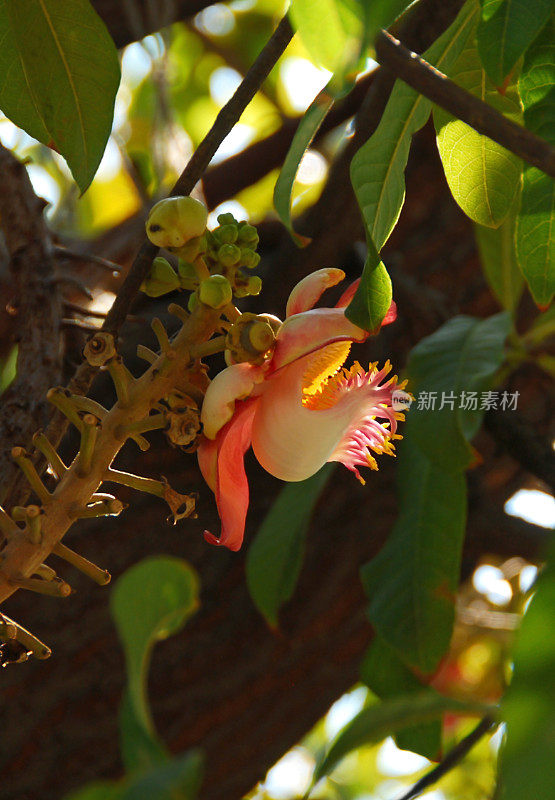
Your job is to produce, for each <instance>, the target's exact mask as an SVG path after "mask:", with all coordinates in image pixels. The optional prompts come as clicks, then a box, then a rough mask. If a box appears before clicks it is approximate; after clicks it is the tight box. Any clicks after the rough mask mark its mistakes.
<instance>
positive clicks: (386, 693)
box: [360, 636, 442, 761]
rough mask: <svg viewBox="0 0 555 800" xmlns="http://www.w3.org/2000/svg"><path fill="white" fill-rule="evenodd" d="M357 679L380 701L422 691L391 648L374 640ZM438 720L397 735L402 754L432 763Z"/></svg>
mask: <svg viewBox="0 0 555 800" xmlns="http://www.w3.org/2000/svg"><path fill="white" fill-rule="evenodd" d="M360 679H361V681H362V682H363V683H365V684H366V685H367V686H368V687H369V688H370V689H371V690H372V691H373V692H374V694H375V695H377V696H378V697H379V698H380V699H381V700H389V699H390V698H394V697H399V696H402V695H409V694H412V693H416V692H422V691H423V689H424V687H423V685H422V683H421V682H420V681H419V680H418V678H417V677H416V675H415V674H414V673H413V672H411V671H410V669H408V668H407V667H406V666H405V665H404V664H403V662H402V661H401V659H400V658H399V656H397V655H396V653H395V651H394V650H393V648H391V647H389V645H388V644H386V642H385V641H384V640H383V639H382V638H381V637H380V636H376V637H374V640H373V641H372V643H371V645H370V647H369V648H368V650H367V651H366V655H365V656H364V660H363V662H362V666H361V668H360ZM441 729H442V724H441V721H440V720H434V721H433V722H426V723H422V724H420V725H416V726H414V727H412V728H406V729H405V730H403V731H399V733H397V735H396V736H395V741H396V742H397V746H398V747H400V748H401V750H412V751H413V752H415V753H419V754H420V755H422V756H424V757H425V758H429V759H431V760H432V761H437V760H439V757H440V755H441Z"/></svg>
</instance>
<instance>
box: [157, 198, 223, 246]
mask: <svg viewBox="0 0 555 800" xmlns="http://www.w3.org/2000/svg"><path fill="white" fill-rule="evenodd" d="M207 219H208V211H207V210H206V208H205V206H203V204H202V203H200V202H199V201H198V200H195V199H194V197H167V198H166V199H165V200H160V202H159V203H156V205H155V206H153V208H152V209H151V211H150V214H149V215H148V219H147V221H146V233H147V236H148V238H149V239H150V241H151V242H152V244H155V245H156V246H157V247H166V248H168V249H176V248H179V247H183V245H184V244H186V243H187V242H188V241H190V240H191V239H195V238H198V237H200V236H202V234H203V233H204V231H205V229H206V222H207Z"/></svg>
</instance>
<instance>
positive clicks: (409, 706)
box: [313, 692, 491, 784]
mask: <svg viewBox="0 0 555 800" xmlns="http://www.w3.org/2000/svg"><path fill="white" fill-rule="evenodd" d="M488 710H489V711H490V710H491V708H489V707H487V706H484V705H482V704H480V703H475V702H470V701H469V702H465V701H462V700H454V699H452V698H448V697H442V696H441V695H439V694H437V693H436V692H422V693H421V694H417V695H413V694H410V695H408V696H406V697H398V698H395V699H394V700H388V701H386V702H384V703H380V704H379V705H374V706H369V707H368V708H364V709H363V710H362V711H360V712H359V713H358V714H357V716H356V717H355V718H354V719H353V720H351V722H350V723H349V724H348V725H346V726H345V728H343V730H342V731H340V733H339V734H338V736H337V738H336V739H335V741H334V742H332V745H331V747H330V749H329V750H328V752H327V754H326V755H325V757H324V758H323V759H322V761H321V762H320V763H319V764H318V765H317V767H316V770H315V772H314V778H313V784H315V783H317V781H319V780H320V778H323V777H324V776H325V775H329V773H330V772H331V771H332V769H333V768H334V767H335V766H336V764H337V763H338V762H339V761H340V760H341V759H342V758H344V757H345V756H346V755H347V754H348V753H351V752H352V751H353V750H356V749H357V748H358V747H362V746H363V745H365V744H375V743H376V742H380V741H381V740H382V739H385V738H386V736H389V735H390V734H392V733H395V732H396V731H399V730H402V729H403V728H408V727H411V726H414V725H416V724H419V723H421V722H427V721H429V720H434V719H438V718H440V717H441V716H442V715H443V714H444V713H445V712H446V711H451V712H455V713H457V712H459V713H461V714H482V713H486V711H488Z"/></svg>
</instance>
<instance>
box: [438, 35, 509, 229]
mask: <svg viewBox="0 0 555 800" xmlns="http://www.w3.org/2000/svg"><path fill="white" fill-rule="evenodd" d="M451 78H452V80H453V81H454V82H455V83H457V84H458V85H459V86H461V87H462V88H463V89H466V91H467V92H470V94H472V95H474V96H475V97H477V98H478V99H479V100H482V101H483V102H485V103H487V104H488V105H489V106H491V107H492V108H494V109H495V110H496V111H499V112H500V113H501V114H503V115H504V116H506V117H508V118H509V119H511V120H512V121H513V122H521V121H522V120H521V116H522V115H521V110H520V103H519V100H518V95H517V93H516V88H515V87H514V86H512V87H508V88H507V90H506V93H505V94H504V95H502V94H500V93H499V92H498V91H497V90H496V88H495V86H494V85H493V84H492V83H491V82H490V81H489V79H488V78H487V76H486V74H485V72H484V70H483V69H482V65H481V63H480V59H479V57H478V51H477V49H476V42H475V40H474V38H473V37H472V38H469V39H468V41H467V44H466V47H465V48H464V50H463V52H462V53H461V55H460V56H459V58H458V59H457V63H456V64H455V67H454V69H453V70H452V72H451ZM434 122H435V126H436V130H437V146H438V150H439V154H440V156H441V160H442V162H443V169H444V170H445V177H446V178H447V183H448V184H449V188H450V189H451V193H452V195H453V197H454V198H455V200H456V202H457V203H458V204H459V206H460V207H461V209H462V210H463V211H464V213H465V214H466V215H467V216H469V217H470V219H472V220H474V222H477V223H478V224H479V225H486V226H487V227H490V228H497V227H498V226H499V225H500V224H501V222H502V221H503V220H504V219H505V217H506V216H507V214H508V213H509V211H510V209H511V207H512V205H513V201H514V198H515V195H516V192H517V190H518V188H519V186H520V176H521V173H522V161H521V160H520V158H518V157H517V156H515V155H514V154H513V153H511V152H509V150H506V149H505V148H504V147H502V146H501V145H500V144H497V142H494V141H492V140H491V139H488V137H487V136H482V135H481V134H480V133H477V132H476V131H475V130H474V128H471V127H470V126H469V125H466V124H465V123H464V122H461V120H459V119H456V118H455V117H453V116H451V114H449V113H447V112H446V111H444V110H443V109H441V108H439V107H436V108H434Z"/></svg>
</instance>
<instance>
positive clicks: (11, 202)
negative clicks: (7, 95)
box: [0, 145, 62, 502]
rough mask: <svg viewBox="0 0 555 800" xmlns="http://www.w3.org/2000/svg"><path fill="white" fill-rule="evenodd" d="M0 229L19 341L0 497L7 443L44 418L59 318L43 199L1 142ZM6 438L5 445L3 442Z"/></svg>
mask: <svg viewBox="0 0 555 800" xmlns="http://www.w3.org/2000/svg"><path fill="white" fill-rule="evenodd" d="M0 174H1V175H2V190H1V191H0V218H1V228H2V232H3V234H4V237H5V241H6V247H7V252H8V254H9V258H10V277H11V281H10V284H11V286H10V289H11V291H10V295H11V297H10V299H11V302H12V303H13V305H14V307H15V309H14V332H13V333H12V336H13V338H12V342H14V341H17V342H18V344H19V352H18V360H17V370H18V377H17V379H16V380H15V381H14V383H13V384H12V385H11V386H10V388H9V389H8V390H7V391H6V392H5V393H4V395H3V396H2V406H1V408H0V442H2V443H3V446H2V448H0V487H1V489H0V502H2V500H3V497H5V496H6V494H7V492H8V491H9V489H10V487H11V485H12V483H13V482H14V480H15V478H16V476H17V473H18V469H17V467H16V466H15V465H14V463H13V462H12V460H11V458H10V448H11V447H14V446H15V445H20V446H28V445H29V443H30V439H31V436H32V435H33V433H34V432H35V431H36V430H37V428H38V427H39V426H40V425H45V424H46V422H47V420H48V412H47V403H46V399H45V395H46V392H47V390H48V389H49V388H50V386H53V385H54V384H56V383H57V382H58V381H59V379H60V371H61V347H60V344H61V341H60V322H61V317H62V305H61V293H60V287H59V285H58V284H56V283H55V282H54V281H53V279H54V277H55V272H54V269H55V264H54V259H53V255H52V243H51V239H50V233H49V231H48V228H47V226H46V223H45V221H44V218H43V213H42V212H43V210H44V205H45V203H44V201H43V200H41V199H40V198H38V197H37V196H36V194H35V192H34V191H33V187H32V186H31V181H30V180H29V176H28V175H27V170H26V169H25V167H24V166H23V164H21V163H20V162H19V161H18V160H17V159H16V158H15V157H14V156H13V155H12V154H11V153H10V151H9V150H6V148H5V147H3V146H2V145H0ZM6 442H8V443H10V446H9V447H6V446H5V443H6Z"/></svg>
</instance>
